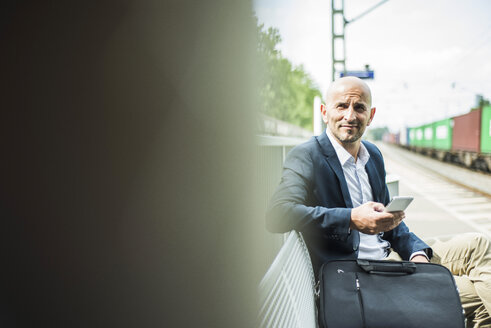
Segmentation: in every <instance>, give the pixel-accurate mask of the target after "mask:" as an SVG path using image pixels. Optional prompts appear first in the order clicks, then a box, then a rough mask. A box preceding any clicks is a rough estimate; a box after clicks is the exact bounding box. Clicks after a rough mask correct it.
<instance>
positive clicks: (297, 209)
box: [266, 133, 432, 273]
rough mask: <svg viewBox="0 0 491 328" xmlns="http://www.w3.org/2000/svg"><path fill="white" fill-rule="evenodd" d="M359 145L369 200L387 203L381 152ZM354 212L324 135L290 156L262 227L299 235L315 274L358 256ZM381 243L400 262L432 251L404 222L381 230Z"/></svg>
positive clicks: (369, 146)
mask: <svg viewBox="0 0 491 328" xmlns="http://www.w3.org/2000/svg"><path fill="white" fill-rule="evenodd" d="M363 144H364V145H365V147H366V148H367V150H368V152H369V154H370V160H369V161H368V162H367V164H366V166H365V169H366V171H367V174H368V178H369V181H370V185H371V187H372V194H373V200H374V201H375V202H379V203H382V204H384V205H387V204H388V202H389V200H390V199H389V191H388V189H387V185H386V184H385V167H384V161H383V158H382V154H381V153H380V151H379V150H378V148H377V147H376V146H375V145H373V144H372V143H369V142H366V141H363ZM352 208H353V204H352V203H351V197H350V194H349V190H348V185H347V183H346V180H345V178H344V173H343V169H342V167H341V163H340V162H339V159H338V157H337V155H336V151H335V150H334V147H333V146H332V144H331V142H330V140H329V138H328V137H327V135H326V134H325V133H322V134H321V135H320V136H316V137H312V138H311V139H310V140H309V141H307V142H305V143H303V144H301V145H298V146H296V147H295V148H293V149H292V150H291V151H290V152H289V153H288V156H287V158H286V160H285V163H284V168H283V175H282V178H281V182H280V184H279V186H278V188H277V189H276V191H275V193H274V195H273V197H272V199H271V202H270V206H269V208H268V211H267V213H266V226H267V228H268V230H269V231H271V232H288V231H290V230H297V231H300V232H302V234H303V236H304V239H305V242H306V244H307V247H308V248H309V252H310V256H311V258H312V264H313V266H314V270H315V272H316V273H317V272H318V269H319V268H320V266H321V265H322V263H324V262H327V261H331V260H337V259H356V258H357V257H358V246H359V244H360V234H359V232H358V231H356V230H352V231H351V232H350V230H349V224H350V219H351V209H352ZM383 239H385V240H387V241H388V242H389V243H390V245H391V247H392V248H393V249H394V250H395V251H396V252H398V253H399V255H400V256H401V257H402V258H403V259H404V260H409V257H410V256H411V254H412V253H413V252H416V251H421V250H424V251H425V252H426V254H428V256H429V257H430V258H431V256H432V251H431V248H430V247H429V246H428V245H427V244H426V243H424V242H423V241H422V240H421V239H419V238H418V237H417V236H416V235H415V234H413V233H412V232H410V231H409V229H408V227H407V226H406V224H404V222H401V224H400V225H399V226H397V227H396V228H394V229H393V230H391V231H387V232H385V233H384V235H383Z"/></svg>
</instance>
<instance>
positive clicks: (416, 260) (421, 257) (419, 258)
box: [411, 255, 430, 263]
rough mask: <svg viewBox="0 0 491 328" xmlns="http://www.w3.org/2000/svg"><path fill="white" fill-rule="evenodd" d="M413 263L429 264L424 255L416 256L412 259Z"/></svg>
mask: <svg viewBox="0 0 491 328" xmlns="http://www.w3.org/2000/svg"><path fill="white" fill-rule="evenodd" d="M411 262H420V263H428V262H430V261H428V259H427V258H426V256H424V255H416V256H414V257H413V258H412V259H411Z"/></svg>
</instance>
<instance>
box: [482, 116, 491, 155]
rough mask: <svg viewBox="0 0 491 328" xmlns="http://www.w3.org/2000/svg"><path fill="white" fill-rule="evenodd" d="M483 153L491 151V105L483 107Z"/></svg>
mask: <svg viewBox="0 0 491 328" xmlns="http://www.w3.org/2000/svg"><path fill="white" fill-rule="evenodd" d="M481 153H491V106H487V107H484V108H483V109H482V116H481Z"/></svg>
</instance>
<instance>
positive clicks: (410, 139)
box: [407, 128, 416, 146]
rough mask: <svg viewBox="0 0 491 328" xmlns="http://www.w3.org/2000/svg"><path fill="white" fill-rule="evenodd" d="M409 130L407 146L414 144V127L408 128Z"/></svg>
mask: <svg viewBox="0 0 491 328" xmlns="http://www.w3.org/2000/svg"><path fill="white" fill-rule="evenodd" d="M408 131H409V139H408V142H407V143H408V145H409V146H415V145H416V128H408Z"/></svg>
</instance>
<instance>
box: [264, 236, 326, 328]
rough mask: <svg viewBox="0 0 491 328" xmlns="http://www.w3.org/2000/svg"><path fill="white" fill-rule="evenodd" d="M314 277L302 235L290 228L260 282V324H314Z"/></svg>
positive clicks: (301, 327)
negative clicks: (283, 242)
mask: <svg viewBox="0 0 491 328" xmlns="http://www.w3.org/2000/svg"><path fill="white" fill-rule="evenodd" d="M314 286H315V278H314V271H313V269H312V263H311V262H310V256H309V252H308V250H307V247H306V246H305V243H304V241H303V238H302V236H301V235H300V234H299V233H297V232H296V231H291V232H290V233H289V235H288V238H287V239H286V241H285V244H284V245H283V247H282V248H281V250H280V252H279V253H278V255H277V256H276V258H275V260H274V261H273V264H272V265H271V267H270V268H269V270H268V271H267V272H266V275H265V276H264V278H263V279H262V280H261V283H260V285H259V297H260V311H259V323H260V327H261V328H266V327H267V328H270V327H271V328H272V327H275V328H276V327H277V328H288V327H298V328H315V327H316V326H317V315H316V306H315V299H314Z"/></svg>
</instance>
